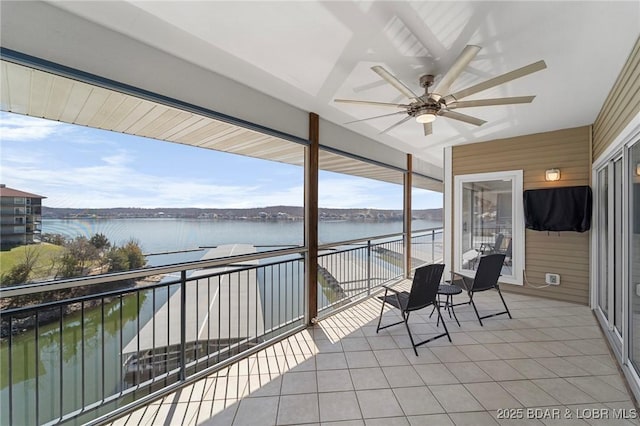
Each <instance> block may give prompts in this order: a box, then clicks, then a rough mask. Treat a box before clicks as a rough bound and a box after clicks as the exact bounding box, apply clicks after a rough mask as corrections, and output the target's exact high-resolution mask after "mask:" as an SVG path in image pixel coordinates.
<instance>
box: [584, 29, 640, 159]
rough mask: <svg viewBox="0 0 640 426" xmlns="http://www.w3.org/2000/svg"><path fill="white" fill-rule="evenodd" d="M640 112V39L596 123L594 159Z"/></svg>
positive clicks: (594, 127)
mask: <svg viewBox="0 0 640 426" xmlns="http://www.w3.org/2000/svg"><path fill="white" fill-rule="evenodd" d="M639 112H640V38H638V40H637V41H636V44H635V46H634V48H633V50H632V51H631V55H629V59H627V62H626V63H625V65H624V67H623V68H622V71H620V75H619V76H618V79H617V80H616V82H615V84H614V85H613V87H612V88H611V91H610V92H609V96H607V99H606V100H605V102H604V104H603V105H602V109H601V110H600V113H599V114H598V117H597V118H596V121H595V123H594V124H593V158H594V159H597V158H598V156H600V154H602V153H603V152H604V150H605V149H607V147H608V146H609V145H611V143H612V142H613V141H614V139H615V138H616V136H618V135H619V134H620V132H621V131H622V130H623V129H624V128H625V126H626V125H627V124H629V122H630V121H631V120H632V119H633V117H635V116H636V115H637V114H638V113H639Z"/></svg>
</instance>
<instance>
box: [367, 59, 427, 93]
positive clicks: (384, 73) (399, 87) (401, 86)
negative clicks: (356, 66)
mask: <svg viewBox="0 0 640 426" xmlns="http://www.w3.org/2000/svg"><path fill="white" fill-rule="evenodd" d="M371 69H372V70H373V71H374V72H375V73H376V74H378V75H379V76H380V77H382V78H383V79H385V80H386V81H387V83H389V84H390V85H392V86H393V87H395V88H396V89H397V90H398V91H399V92H400V93H402V94H403V95H405V96H406V97H407V98H409V99H416V100H417V99H419V98H420V96H418V95H416V94H415V93H413V91H412V90H411V89H409V88H408V87H407V86H405V85H404V83H403V82H401V81H400V80H398V79H397V78H396V77H395V76H394V75H393V74H391V73H390V72H389V71H387V70H385V69H384V68H382V67H381V66H380V65H376V66H373V67H371Z"/></svg>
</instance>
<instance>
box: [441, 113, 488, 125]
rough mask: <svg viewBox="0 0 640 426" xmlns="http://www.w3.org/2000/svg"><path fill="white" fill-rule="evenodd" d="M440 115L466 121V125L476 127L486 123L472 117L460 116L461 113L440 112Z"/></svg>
mask: <svg viewBox="0 0 640 426" xmlns="http://www.w3.org/2000/svg"><path fill="white" fill-rule="evenodd" d="M438 115H441V116H443V117H447V118H452V119H454V120H459V121H464V122H465V123H469V124H473V125H476V126H482V125H483V124H484V123H486V121H484V120H481V119H479V118H475V117H472V116H470V115H466V114H460V113H459V112H453V111H444V110H440V112H439V113H438Z"/></svg>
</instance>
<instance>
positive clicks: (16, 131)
mask: <svg viewBox="0 0 640 426" xmlns="http://www.w3.org/2000/svg"><path fill="white" fill-rule="evenodd" d="M62 127H63V125H62V123H58V122H56V121H50V120H43V119H37V118H32V117H27V116H20V115H15V114H8V113H3V114H0V139H1V140H3V141H32V140H41V139H46V138H47V137H49V136H51V135H52V134H54V133H55V132H57V131H59V130H60V129H61V128H62Z"/></svg>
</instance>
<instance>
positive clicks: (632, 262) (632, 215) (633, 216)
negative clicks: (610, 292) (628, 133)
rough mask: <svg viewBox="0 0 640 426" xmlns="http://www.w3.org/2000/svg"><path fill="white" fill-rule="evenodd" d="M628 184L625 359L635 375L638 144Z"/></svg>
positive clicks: (639, 321)
mask: <svg viewBox="0 0 640 426" xmlns="http://www.w3.org/2000/svg"><path fill="white" fill-rule="evenodd" d="M626 175H627V178H628V180H629V189H628V194H629V202H628V203H627V209H626V210H627V212H628V219H629V221H628V224H629V225H628V226H629V232H627V233H626V237H627V242H628V244H629V256H628V260H629V262H628V263H629V266H628V271H629V274H628V276H629V293H628V294H629V300H630V304H629V306H630V315H629V338H630V340H631V342H630V343H631V344H630V345H629V358H630V359H631V362H632V364H633V366H634V367H635V369H636V372H639V371H640V142H636V143H635V144H634V145H633V146H631V148H630V149H629V162H628V167H627V171H626Z"/></svg>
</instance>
